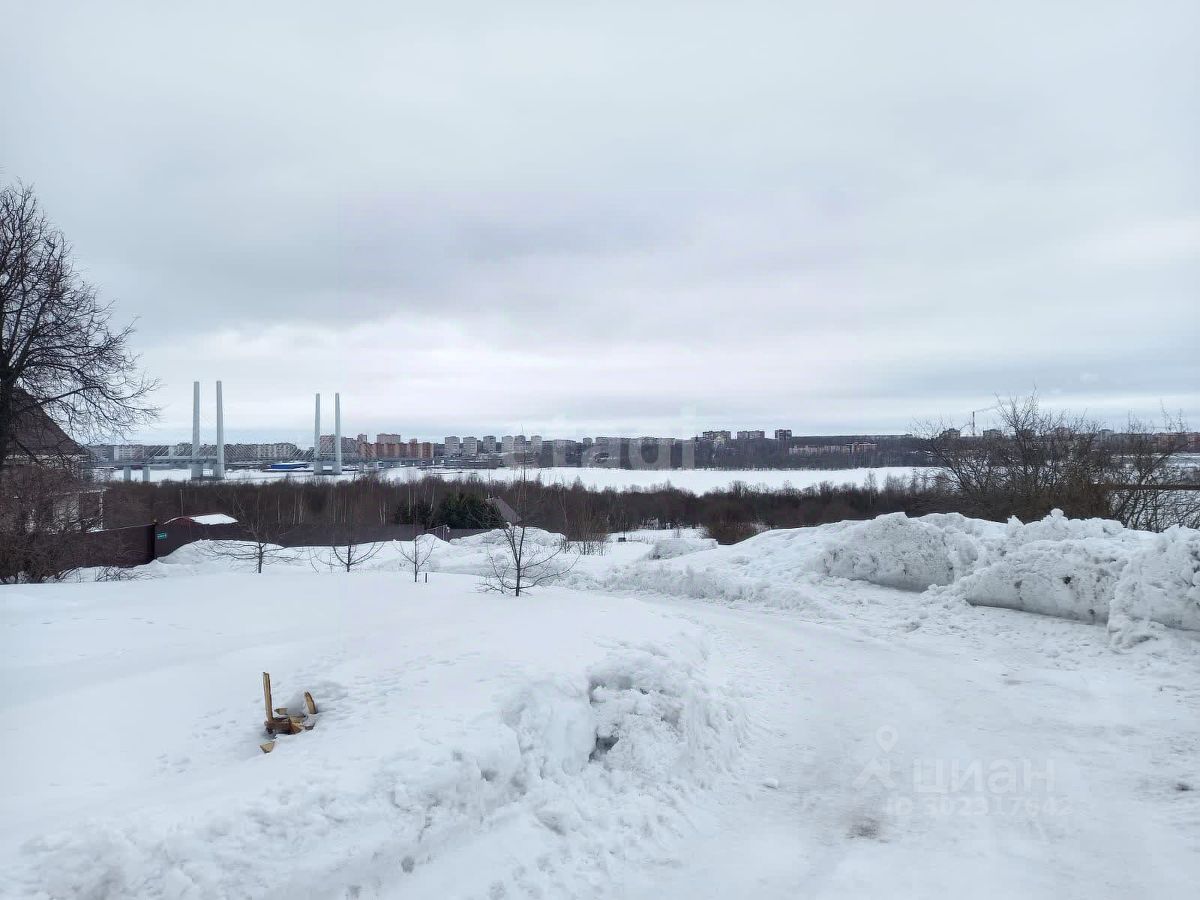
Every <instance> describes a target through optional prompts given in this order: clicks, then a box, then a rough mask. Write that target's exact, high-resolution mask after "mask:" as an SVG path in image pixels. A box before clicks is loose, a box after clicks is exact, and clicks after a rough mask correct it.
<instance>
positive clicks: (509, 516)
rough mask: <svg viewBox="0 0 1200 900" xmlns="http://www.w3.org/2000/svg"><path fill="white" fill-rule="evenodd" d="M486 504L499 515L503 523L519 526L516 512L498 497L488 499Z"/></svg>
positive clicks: (519, 521)
mask: <svg viewBox="0 0 1200 900" xmlns="http://www.w3.org/2000/svg"><path fill="white" fill-rule="evenodd" d="M487 502H488V503H490V504H491V505H492V508H494V509H495V510H496V512H498V513H500V515H501V516H503V517H504V521H505V522H507V523H508V524H509V525H520V524H521V517H520V516H519V515H517V511H516V510H515V509H513V508H512V507H511V506H509V505H508V504H507V503H506V502H505V501H503V500H501V499H500V498H499V497H489V498H488V501H487Z"/></svg>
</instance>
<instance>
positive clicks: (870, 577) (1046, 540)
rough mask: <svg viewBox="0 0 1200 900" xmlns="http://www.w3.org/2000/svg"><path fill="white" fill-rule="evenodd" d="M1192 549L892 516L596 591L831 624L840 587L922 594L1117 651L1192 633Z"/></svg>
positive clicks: (653, 566)
mask: <svg viewBox="0 0 1200 900" xmlns="http://www.w3.org/2000/svg"><path fill="white" fill-rule="evenodd" d="M1198 548H1200V532H1197V531H1195V530H1190V529H1182V528H1176V529H1173V530H1171V531H1169V532H1167V533H1166V534H1163V535H1154V534H1150V533H1147V532H1140V531H1134V530H1131V529H1127V528H1125V527H1124V526H1122V525H1121V524H1120V523H1119V522H1112V521H1107V520H1102V519H1087V520H1077V519H1068V518H1067V517H1065V516H1064V515H1063V514H1062V513H1061V512H1060V511H1057V510H1056V511H1054V512H1053V513H1051V514H1050V515H1049V516H1047V517H1046V518H1044V519H1042V520H1040V521H1037V522H1030V523H1022V522H1019V521H1018V520H1016V519H1013V520H1011V521H1010V522H1008V523H1007V524H1000V523H996V522H985V521H981V520H978V519H969V518H966V517H964V516H961V515H957V514H935V515H928V516H922V517H920V518H909V517H907V516H905V515H904V514H903V513H895V514H890V515H885V516H880V517H879V518H877V519H873V520H870V521H866V522H838V523H835V524H832V525H823V526H820V527H817V528H798V529H787V530H778V531H768V532H764V533H763V534H760V535H757V536H755V537H753V538H750V539H748V540H746V541H743V542H741V543H739V544H734V545H732V546H728V547H718V548H715V549H712V550H707V551H700V552H695V553H692V554H689V555H687V556H685V557H683V558H681V559H664V560H662V561H655V560H653V559H649V560H645V561H640V562H635V563H634V564H632V565H628V566H625V567H623V568H621V569H618V570H617V571H615V572H614V573H612V574H611V575H610V576H609V577H608V578H607V580H606V581H605V584H606V586H607V587H610V588H614V589H623V590H636V591H653V592H657V593H667V594H675V595H681V596H688V597H696V598H702V599H710V600H720V601H725V602H737V601H746V602H751V603H756V604H765V605H771V606H782V607H809V608H815V609H819V610H822V611H824V613H825V614H827V615H836V614H837V607H836V603H835V602H831V600H836V599H837V597H838V596H844V592H842V593H840V594H839V592H838V591H837V590H835V589H834V588H835V587H836V585H837V584H838V583H839V582H840V581H841V580H842V579H848V580H853V581H865V582H870V583H872V584H876V585H880V586H884V587H892V588H902V589H905V590H909V591H923V592H925V593H924V594H923V595H922V596H925V597H927V598H928V600H929V602H930V604H936V605H939V606H945V605H946V604H947V603H961V602H963V601H965V602H966V603H968V604H971V605H973V606H995V607H1002V608H1007V609H1016V610H1023V611H1027V612H1034V613H1041V614H1044V615H1050V616H1056V617H1061V618H1067V619H1077V620H1080V621H1084V622H1094V623H1098V624H1107V625H1108V626H1109V630H1110V631H1111V632H1112V634H1113V639H1114V642H1116V643H1118V644H1127V643H1130V642H1134V641H1137V640H1139V639H1141V638H1142V637H1144V636H1145V635H1147V634H1151V633H1153V625H1152V623H1157V624H1158V625H1161V626H1166V627H1169V628H1181V629H1188V630H1195V631H1200V580H1197V579H1198V578H1200V576H1198V575H1197V571H1198V568H1197V567H1198V565H1200V563H1198V562H1197V558H1198V557H1200V549H1198ZM830 579H833V581H831V580H830ZM851 596H853V597H855V598H856V600H857V601H859V602H861V600H862V598H861V596H859V595H851Z"/></svg>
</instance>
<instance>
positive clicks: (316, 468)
mask: <svg viewBox="0 0 1200 900" xmlns="http://www.w3.org/2000/svg"><path fill="white" fill-rule="evenodd" d="M331 449H332V450H333V458H332V459H324V458H323V454H322V452H321V395H320V394H317V399H316V405H315V411H314V416H313V474H314V475H341V474H342V395H341V394H334V395H333V447H332V448H331Z"/></svg>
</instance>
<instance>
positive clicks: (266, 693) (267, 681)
mask: <svg viewBox="0 0 1200 900" xmlns="http://www.w3.org/2000/svg"><path fill="white" fill-rule="evenodd" d="M263 704H264V705H265V706H266V708H267V718H268V719H271V718H273V717H274V710H272V708H271V675H270V674H269V673H268V672H263Z"/></svg>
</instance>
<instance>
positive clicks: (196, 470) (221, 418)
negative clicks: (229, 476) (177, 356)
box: [191, 381, 225, 478]
mask: <svg viewBox="0 0 1200 900" xmlns="http://www.w3.org/2000/svg"><path fill="white" fill-rule="evenodd" d="M213 449H214V450H215V451H216V456H215V458H213V459H211V460H210V459H208V458H206V457H202V456H201V455H200V382H198V381H193V382H192V458H191V473H192V478H203V477H204V464H205V463H206V462H210V461H211V462H212V464H213V478H224V477H225V401H224V399H223V398H222V394H221V382H219V381H218V382H217V441H216V444H215V446H214V448H213Z"/></svg>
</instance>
